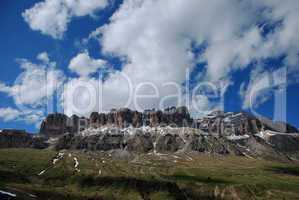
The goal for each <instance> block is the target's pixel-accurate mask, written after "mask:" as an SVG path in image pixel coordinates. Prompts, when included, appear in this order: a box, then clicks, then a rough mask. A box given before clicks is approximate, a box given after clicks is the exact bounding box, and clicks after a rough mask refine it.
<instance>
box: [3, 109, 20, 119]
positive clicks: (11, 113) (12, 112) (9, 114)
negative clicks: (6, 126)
mask: <svg viewBox="0 0 299 200" xmlns="http://www.w3.org/2000/svg"><path fill="white" fill-rule="evenodd" d="M20 115H21V113H20V111H18V110H16V109H13V108H0V118H2V119H3V120H4V121H5V122H7V121H11V120H15V119H17V118H18V117H19V116H20Z"/></svg>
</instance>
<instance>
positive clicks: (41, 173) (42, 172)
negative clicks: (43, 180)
mask: <svg viewBox="0 0 299 200" xmlns="http://www.w3.org/2000/svg"><path fill="white" fill-rule="evenodd" d="M45 172H46V170H43V171H41V172H40V173H39V174H38V176H41V175H43V174H44V173H45Z"/></svg>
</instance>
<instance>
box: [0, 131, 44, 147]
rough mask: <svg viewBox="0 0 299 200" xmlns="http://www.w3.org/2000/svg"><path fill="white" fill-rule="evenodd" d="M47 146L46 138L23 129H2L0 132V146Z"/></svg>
mask: <svg viewBox="0 0 299 200" xmlns="http://www.w3.org/2000/svg"><path fill="white" fill-rule="evenodd" d="M46 147H47V144H46V143H45V139H44V138H42V137H34V136H33V135H31V134H29V133H26V132H25V131H23V130H2V131H1V132H0V148H36V149H44V148H46Z"/></svg>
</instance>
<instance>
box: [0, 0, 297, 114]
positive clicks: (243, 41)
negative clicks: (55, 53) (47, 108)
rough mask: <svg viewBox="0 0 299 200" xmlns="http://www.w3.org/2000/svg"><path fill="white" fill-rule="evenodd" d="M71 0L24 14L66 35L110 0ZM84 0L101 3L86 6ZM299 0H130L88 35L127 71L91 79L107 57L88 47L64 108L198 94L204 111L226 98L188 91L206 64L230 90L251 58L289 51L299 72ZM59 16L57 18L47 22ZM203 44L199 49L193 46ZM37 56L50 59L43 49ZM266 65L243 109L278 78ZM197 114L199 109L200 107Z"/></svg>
mask: <svg viewBox="0 0 299 200" xmlns="http://www.w3.org/2000/svg"><path fill="white" fill-rule="evenodd" d="M70 2H74V1H70V0H60V1H54V0H46V1H44V2H41V3H38V4H36V5H35V6H34V7H33V8H31V9H29V10H27V11H25V12H24V13H23V16H24V18H25V20H26V21H27V22H28V23H29V25H30V26H31V28H32V29H34V30H40V31H41V32H43V33H44V34H48V35H51V36H52V37H54V38H62V36H63V33H64V32H65V31H66V29H67V24H68V23H69V21H70V20H71V19H72V17H76V16H84V15H90V14H91V13H94V12H95V11H96V10H97V9H101V8H104V7H105V6H106V5H107V2H106V3H103V4H101V6H100V3H99V2H100V1H82V2H81V1H77V3H78V4H72V3H70ZM80 2H81V3H82V4H80ZM83 2H84V4H85V3H86V2H92V3H90V4H88V5H94V4H93V3H95V2H97V3H99V4H97V5H98V6H87V3H86V6H83ZM298 4H299V3H298V2H297V1H295V0H286V1H280V0H265V1H261V0H253V1H240V0H221V1H219V0H200V1H199V0H188V1H185V0H163V1H156V0H124V1H123V3H122V5H121V6H120V7H119V9H118V10H117V11H115V13H114V14H113V15H112V16H111V18H110V19H109V21H108V22H107V23H106V24H105V25H104V26H101V27H98V28H97V29H96V30H95V31H93V32H92V33H90V35H89V36H88V38H86V39H85V40H84V42H88V40H90V39H91V38H95V39H97V40H99V42H100V45H101V53H102V54H105V55H104V56H108V57H116V58H118V59H120V60H121V61H122V67H121V70H120V71H117V70H115V71H113V72H111V73H109V74H108V76H107V77H105V79H103V80H99V79H97V78H92V77H91V76H89V75H91V74H93V73H95V72H97V71H99V70H101V69H102V68H103V67H104V66H105V64H106V63H105V61H103V60H100V59H94V58H91V57H90V56H89V54H88V52H83V53H79V54H78V55H77V56H76V57H74V58H73V59H72V60H71V61H70V64H69V69H70V70H71V71H73V72H75V73H77V74H78V75H79V77H77V78H70V79H69V81H67V82H66V85H65V87H64V89H65V90H64V92H63V101H62V103H63V105H64V108H65V112H66V113H67V114H73V113H77V114H82V113H84V114H86V115H88V113H90V112H92V111H95V110H102V109H104V110H109V109H111V108H118V107H130V108H133V109H147V108H153V107H155V108H161V107H163V106H164V107H165V106H172V105H180V104H188V103H189V104H190V102H189V101H193V100H194V102H197V104H198V105H197V106H198V107H199V108H200V109H202V110H204V109H205V108H207V109H212V107H214V108H215V107H216V108H219V106H221V105H220V104H221V103H220V104H217V103H215V102H213V101H212V100H211V99H210V98H208V96H207V95H203V94H195V95H190V94H186V93H188V90H189V89H190V88H188V87H186V88H184V86H185V84H186V82H188V80H187V78H186V76H188V75H189V74H190V73H191V72H193V70H194V69H195V66H196V65H198V64H200V66H201V69H199V70H198V69H196V70H198V72H197V73H200V75H199V76H198V77H199V79H198V80H196V81H198V83H197V84H200V83H201V82H203V81H205V82H209V83H211V84H212V85H214V86H215V88H216V90H217V93H218V94H220V95H223V94H224V93H225V91H226V89H227V87H228V85H230V84H231V83H232V82H233V80H232V77H231V74H232V72H234V71H237V70H243V69H245V68H246V67H248V66H249V64H251V63H262V62H263V60H264V59H267V58H277V57H279V56H281V55H285V56H286V59H285V63H284V64H285V66H286V67H291V68H292V70H294V71H298V70H296V69H297V64H298V53H299V52H298V49H299V48H298V47H299V36H298V34H297V33H298V31H299V25H298V23H296V22H297V21H298V20H297V19H298V18H299V15H298V12H297V11H298V9H299V6H298ZM78 5H79V6H78ZM83 7H84V9H83ZM52 16H53V19H55V20H50V22H49V21H46V20H45V18H51V17H52ZM202 46H203V49H201V50H200V51H197V50H196V48H194V47H202ZM38 59H39V60H41V61H42V62H44V63H47V62H50V61H49V59H48V58H47V56H45V55H44V54H41V55H39V56H38ZM30 65H33V66H35V64H33V63H31V64H30ZM32 68H33V69H36V67H32ZM254 68H255V67H254ZM266 69H267V66H262V68H261V69H255V70H254V71H253V72H252V73H251V78H250V81H249V84H246V83H243V84H242V85H243V86H242V90H241V92H240V94H241V96H242V97H243V98H244V105H243V108H246V107H247V108H248V106H249V105H250V98H251V97H252V95H251V94H250V93H254V94H255V95H254V96H259V97H260V96H264V97H265V98H261V99H264V100H265V99H266V97H267V96H268V95H266V92H265V91H268V89H267V88H269V87H268V86H269V85H271V84H272V83H273V77H272V78H271V76H272V75H271V74H272V73H273V71H268V70H266ZM25 71H26V70H25ZM54 71H55V70H54ZM54 77H55V76H54ZM274 79H275V80H276V78H274ZM84 83H85V86H84ZM195 87H196V84H195ZM0 90H1V91H3V92H5V91H6V92H7V91H10V90H11V87H10V86H7V85H3V84H2V85H1V84H0ZM91 91H92V92H91ZM250 91H254V92H250ZM8 93H11V92H8ZM136 94H137V95H136ZM263 94H265V95H263ZM12 96H13V95H12ZM33 96H34V95H33ZM41 96H45V95H44V94H43V95H41ZM132 96H133V99H132V98H131V97H132ZM136 96H137V97H140V96H143V97H145V96H146V98H136ZM77 97H80V98H77ZM37 99H40V98H37ZM254 99H255V97H254ZM161 101H162V103H161ZM255 102H262V101H258V100H255ZM90 104H91V105H93V106H91V107H89V105H90ZM73 105H76V106H75V108H74V107H73ZM161 105H162V106H161ZM192 106H193V105H192ZM195 107H196V106H193V108H195ZM77 108H80V109H77ZM80 111H82V112H80ZM192 112H193V111H192ZM193 113H194V114H195V115H196V110H194V112H193Z"/></svg>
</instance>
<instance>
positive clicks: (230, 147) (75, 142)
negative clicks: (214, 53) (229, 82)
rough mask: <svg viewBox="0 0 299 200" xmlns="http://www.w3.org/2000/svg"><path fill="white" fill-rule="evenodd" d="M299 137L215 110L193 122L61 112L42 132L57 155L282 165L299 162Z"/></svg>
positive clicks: (172, 116) (176, 116) (168, 114)
mask: <svg viewBox="0 0 299 200" xmlns="http://www.w3.org/2000/svg"><path fill="white" fill-rule="evenodd" d="M297 133H298V130H297V129H296V128H294V127H293V126H291V125H289V124H286V123H282V122H273V121H271V120H269V119H266V118H256V117H255V116H253V115H250V114H248V113H245V112H240V113H233V112H222V111H214V112H212V113H210V114H209V115H207V116H205V117H203V118H201V119H192V118H191V117H190V114H189V112H188V109H187V108H186V107H179V108H175V107H171V108H167V109H165V110H164V111H156V110H146V111H144V112H138V111H132V110H130V109H127V108H123V109H119V110H112V111H111V112H109V113H96V112H94V113H92V114H91V115H90V118H83V117H81V118H80V117H78V116H75V115H74V116H72V117H68V116H66V115H64V114H59V113H56V114H50V115H49V116H48V117H47V118H46V119H45V120H44V121H43V122H42V125H41V129H40V135H42V136H44V137H45V138H47V139H50V141H51V142H52V144H51V146H54V147H55V148H56V149H57V150H61V149H77V150H78V149H79V150H90V151H109V150H121V151H128V152H139V153H150V152H154V153H165V152H171V153H174V152H198V153H213V154H222V155H223V154H224V155H225V154H233V155H242V156H247V157H264V158H273V159H282V160H284V159H296V158H299V156H298V155H299V134H297ZM51 138H52V139H51ZM53 138H56V139H55V140H53ZM53 141H54V143H53Z"/></svg>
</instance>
